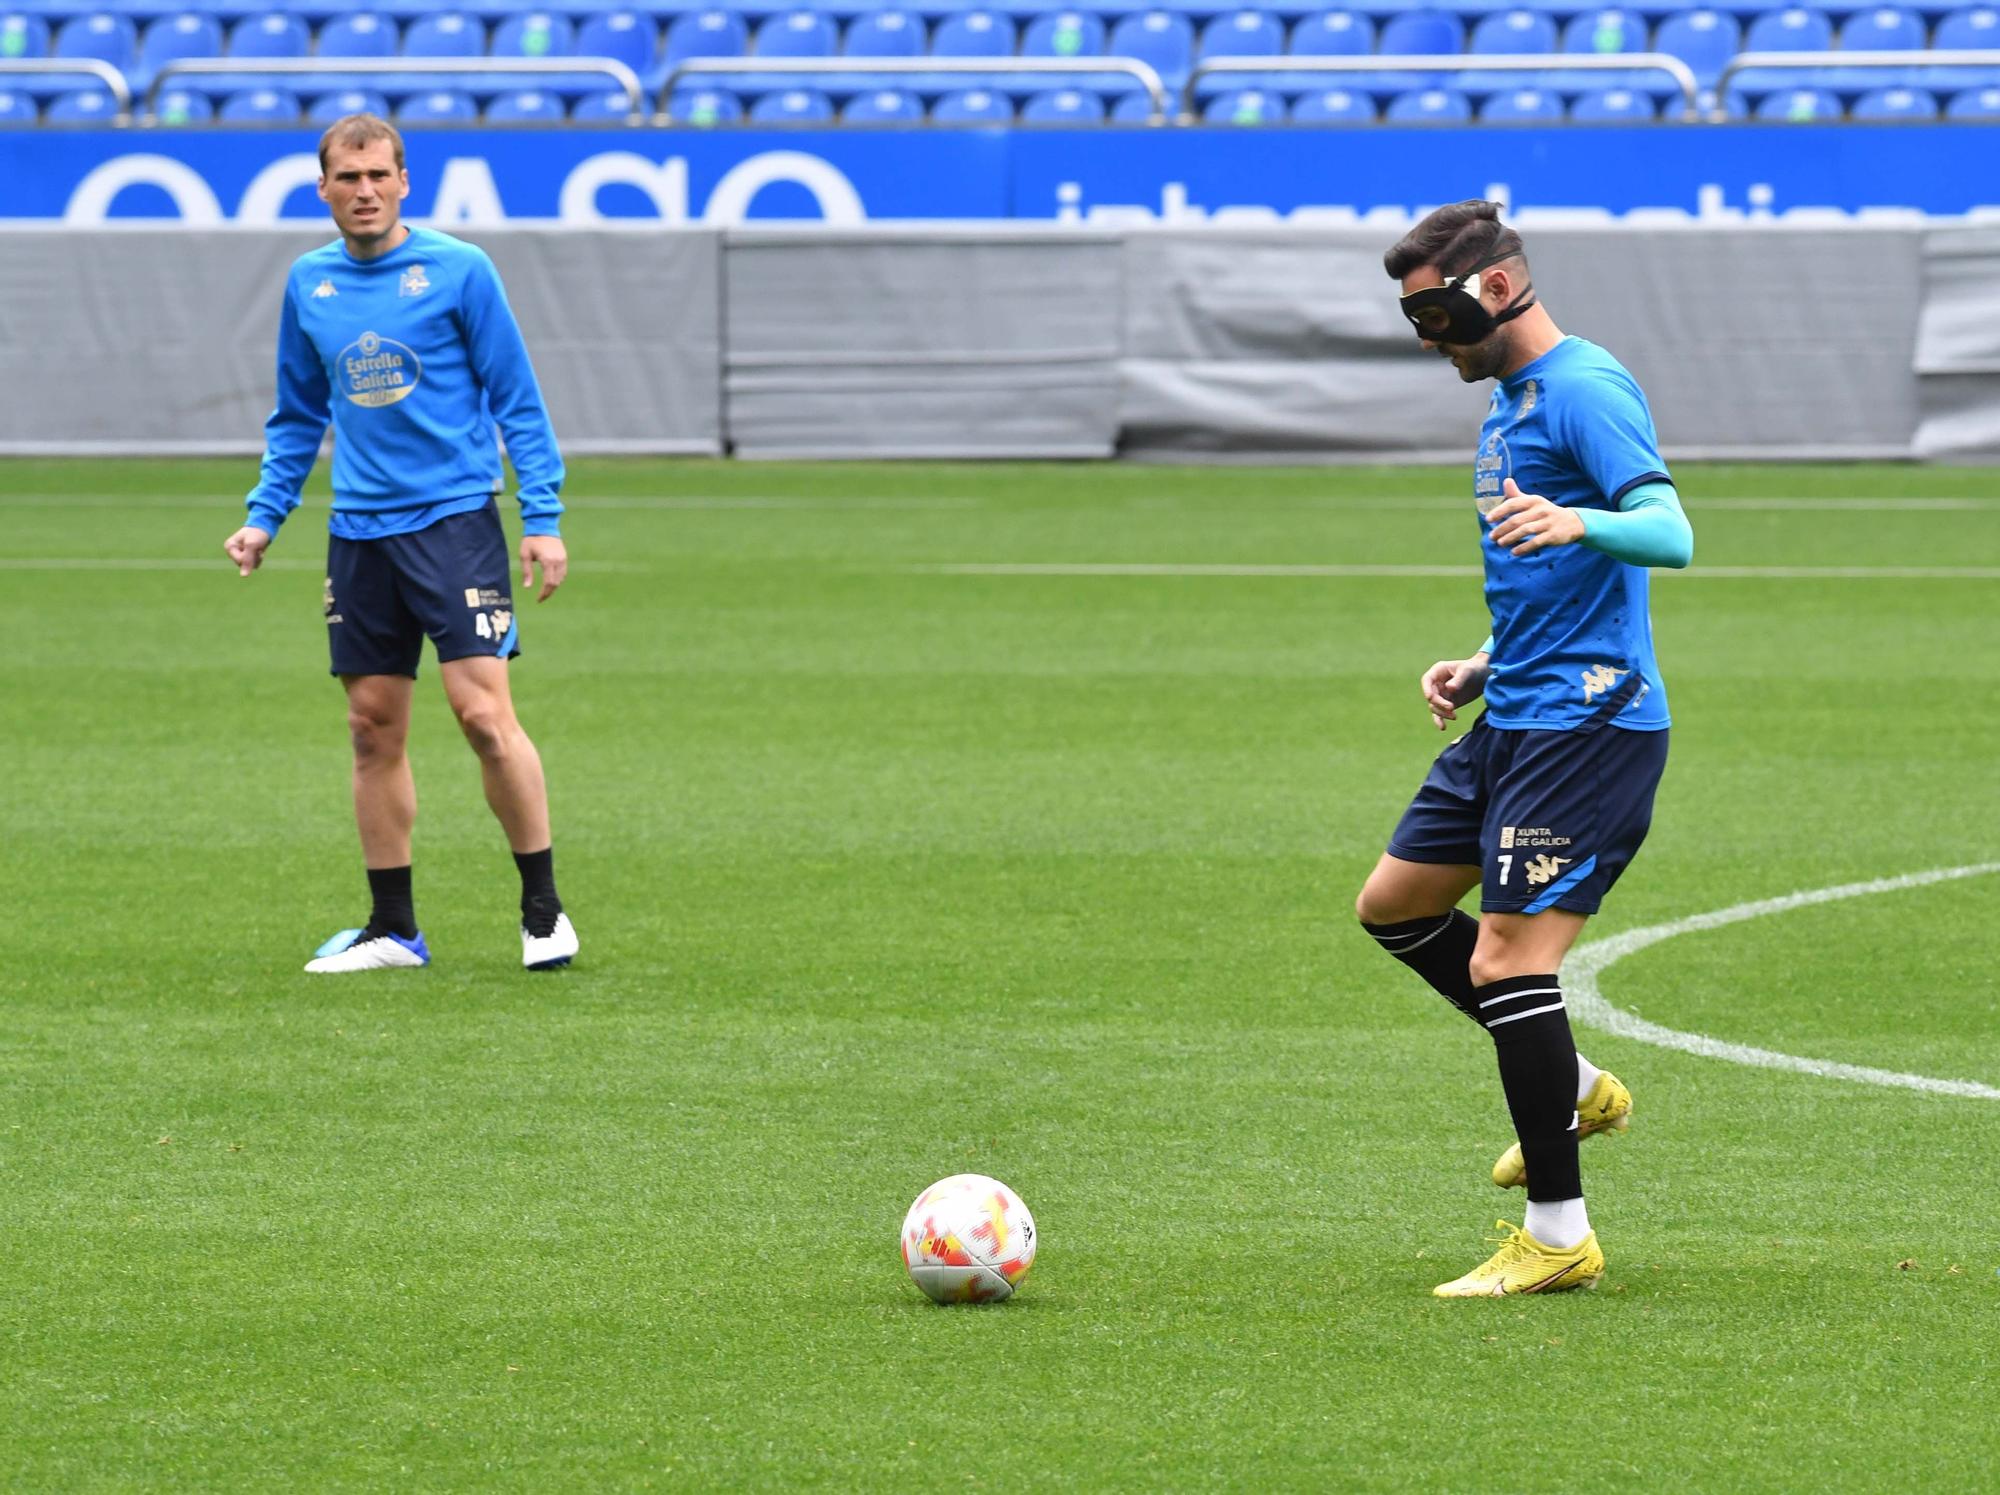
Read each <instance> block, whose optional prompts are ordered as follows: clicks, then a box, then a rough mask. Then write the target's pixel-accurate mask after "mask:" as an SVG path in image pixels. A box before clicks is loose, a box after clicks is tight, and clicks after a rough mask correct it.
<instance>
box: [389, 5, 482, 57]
mask: <svg viewBox="0 0 2000 1495" xmlns="http://www.w3.org/2000/svg"><path fill="white" fill-rule="evenodd" d="M403 55H404V56H405V57H484V56H485V55H486V23H485V22H484V21H481V20H480V19H479V18H478V17H477V16H469V15H466V14H465V13H464V12H463V11H456V10H447V11H440V12H438V13H436V14H434V15H428V16H419V17H418V18H417V19H416V20H414V21H412V22H411V23H410V29H409V30H408V31H406V32H404V33H403Z"/></svg>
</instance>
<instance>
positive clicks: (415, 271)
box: [396, 265, 431, 296]
mask: <svg viewBox="0 0 2000 1495" xmlns="http://www.w3.org/2000/svg"><path fill="white" fill-rule="evenodd" d="M430 288H431V283H430V281H429V280H428V279H426V278H425V276H424V267H423V266H422V265H412V266H410V268H409V269H407V270H405V271H404V272H403V279H402V281H401V283H400V284H398V285H397V287H396V294H397V295H398V296H421V295H423V293H424V292H425V291H428V290H429V289H430Z"/></svg>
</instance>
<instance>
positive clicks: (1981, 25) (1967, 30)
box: [0, 5, 2000, 52]
mask: <svg viewBox="0 0 2000 1495" xmlns="http://www.w3.org/2000/svg"><path fill="white" fill-rule="evenodd" d="M4 24H5V23H4V22H0V26H4ZM1931 45H1932V46H1933V47H1937V48H1938V49H1940V50H1944V51H1961V52H1962V51H1967V50H1969V49H1971V48H1974V47H1979V48H1991V47H2000V10H1996V9H1994V7H1992V6H1990V5H1974V6H1971V7H1969V8H1968V9H1965V10H1955V11H1953V12H1952V13H1951V14H1950V15H1948V16H1946V17H1945V18H1944V19H1943V20H1942V21H1939V22H1938V28H1937V34H1936V35H1934V36H1933V37H1932V38H1931Z"/></svg>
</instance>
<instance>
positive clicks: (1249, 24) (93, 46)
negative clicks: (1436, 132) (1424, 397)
mask: <svg viewBox="0 0 2000 1495" xmlns="http://www.w3.org/2000/svg"><path fill="white" fill-rule="evenodd" d="M4 3H7V0H0V4H4ZM1836 46H1837V47H1839V48H1842V49H1847V50H1866V51H1910V50H1915V49H1918V48H1923V47H1927V46H1928V47H1932V48H1939V49H1964V48H1991V47H1995V46H2000V5H1995V4H1978V5H1971V6H1966V7H1963V8H1960V9H1957V10H1954V11H1952V12H1950V13H1949V14H1947V15H1945V16H1944V17H1943V18H1942V19H1940V20H1939V21H1938V23H1937V25H1936V26H1935V28H1932V27H1931V26H1929V25H1928V24H1927V23H1926V22H1925V20H1924V18H1923V16H1922V14H1921V13H1919V12H1917V11H1915V10H1910V9H1905V8H1902V7H1899V6H1875V7H1871V8H1869V9H1866V10H1861V11H1857V12H1855V13H1854V14H1852V15H1850V16H1848V18H1847V19H1846V20H1845V21H1844V22H1841V23H1840V24H1838V25H1836V24H1835V22H1834V20H1833V18H1832V15H1831V14H1830V13H1829V12H1827V11H1825V10H1821V9H1815V8H1812V7H1807V6H1789V7H1787V8H1784V9H1781V10H1772V11H1769V12H1767V13H1765V14H1763V15H1760V16H1758V17H1756V18H1755V19H1754V20H1753V21H1752V22H1751V23H1750V25H1749V26H1748V27H1747V28H1745V27H1744V26H1743V25H1742V23H1741V22H1740V21H1738V19H1737V18H1736V17H1735V15H1734V14H1732V13H1731V12H1729V11H1727V10H1721V9H1713V8H1707V7H1700V8H1695V9H1690V10H1687V11H1683V12H1681V13H1678V14H1675V15H1672V16H1669V17H1668V18H1666V19H1665V20H1663V21H1661V22H1660V24H1659V25H1658V27H1657V28H1654V27H1652V26H1649V24H1648V23H1647V21H1646V18H1645V15H1644V14H1643V13H1642V12H1641V11H1638V10H1634V9H1630V8H1624V7H1607V8H1600V9H1592V10H1585V11H1582V12H1580V13H1578V14H1575V15H1573V16H1571V17H1570V18H1569V19H1568V20H1567V21H1562V22H1559V21H1558V20H1557V19H1556V17H1555V16H1553V15H1552V14H1550V13H1549V12H1548V11H1546V10H1536V9H1530V8H1514V9H1508V10H1500V11H1495V12H1493V13H1492V14H1489V15H1486V16H1483V17H1481V18H1480V19H1479V20H1478V21H1477V22H1476V23H1475V24H1474V25H1472V26H1471V27H1470V28H1469V29H1468V28H1467V26H1466V25H1465V23H1464V22H1463V21H1462V20H1461V19H1460V18H1459V17H1458V16H1457V15H1455V14H1453V13H1451V12H1449V11H1444V10H1417V11H1410V12H1407V13H1405V14H1401V15H1397V16H1393V17H1391V18H1390V19H1389V20H1387V21H1386V22H1385V23H1384V24H1383V25H1382V26H1381V27H1380V28H1379V29H1378V28H1377V26H1376V25H1375V23H1374V22H1373V21H1372V20H1371V19H1370V18H1369V17H1368V16H1366V15H1364V14H1361V13H1359V12H1356V11H1352V10H1324V11H1318V12H1315V13H1313V14H1310V15H1307V16H1304V17H1301V18H1300V19H1298V20H1296V21H1294V22H1291V23H1290V24H1289V25H1288V24H1287V23H1286V21H1285V20H1284V18H1283V17H1282V16H1281V15H1280V14H1279V13H1278V12H1275V11H1272V10H1266V9H1261V8H1256V7H1245V8H1240V9H1235V10H1231V11H1228V12H1226V13H1224V14H1221V15H1218V16H1216V17H1214V18H1213V19H1211V20H1209V21H1207V22H1206V23H1205V24H1204V25H1202V26H1201V27H1200V28H1199V29H1198V30H1197V28H1196V27H1195V25H1194V23H1193V22H1191V21H1190V20H1189V18H1188V17H1187V15H1185V14H1183V13H1181V12H1178V11H1173V10H1167V9H1151V10H1146V11H1142V12H1137V13H1134V14H1130V15H1125V16H1122V17H1120V18H1118V19H1116V20H1114V21H1111V22H1109V23H1107V22H1106V20H1105V19H1104V18H1103V17H1102V16H1100V15H1099V14H1097V13H1096V12H1094V11H1088V10H1079V11H1056V12H1051V13H1049V14H1046V15H1042V16H1038V17H1036V18H1034V19H1033V20H1031V21H1029V22H1028V24H1027V25H1026V26H1025V28H1023V27H1019V26H1017V24H1016V22H1015V21H1014V19H1013V18H1012V17H1011V16H1010V15H1008V14H1006V13H1003V12H1000V11H995V10H968V11H964V12H962V13H959V14H955V15H953V16H950V17H949V18H947V19H945V20H943V21H941V22H939V23H938V25H937V26H936V27H935V29H932V28H931V27H930V26H928V25H927V24H926V22H925V21H924V19H923V18H922V17H921V16H920V15H919V14H917V13H916V12H914V11H908V10H899V9H885V10H881V11H876V12H872V13H869V14H866V15H862V16H859V17H857V18H855V19H854V20H852V21H850V22H849V23H848V24H847V26H846V27H845V29H844V30H843V29H842V28H841V27H840V26H839V25H837V23H836V22H835V21H834V19H833V18H832V17H831V16H829V15H828V14H827V13H825V12H824V11H819V10H790V11H786V12H784V13H782V14H778V15H773V16H770V17H768V18H767V19H765V20H764V21H762V22H761V23H760V24H758V25H756V26H755V27H754V28H753V27H752V26H751V25H750V23H749V22H747V21H746V20H745V18H744V16H743V15H742V13H740V12H738V11H733V10H727V9H719V8H711V9H702V10H697V11H690V12H689V13H687V14H685V15H682V16H679V17H677V18H675V19H674V20H673V21H672V22H671V23H670V24H668V25H667V26H666V27H665V28H664V30H663V29H662V28H661V27H660V26H659V25H657V24H656V23H655V22H654V20H653V19H652V18H651V17H649V16H647V15H644V14H641V13H640V12H638V11H632V10H620V11H609V12H603V13H599V14H594V15H591V16H589V17H587V18H586V19H585V20H584V21H583V22H582V24H581V25H580V26H579V25H577V24H576V23H575V22H573V21H572V20H571V19H570V18H569V17H568V16H565V15H563V14H560V13H558V12H553V11H530V12H521V13H517V14H514V15H511V16H509V17H508V18H507V19H506V20H504V21H502V22H501V23H500V24H499V25H498V26H497V27H495V28H494V29H493V30H492V31H491V32H490V33H489V31H488V29H487V27H486V25H485V23H484V22H483V21H481V20H479V19H478V18H477V17H475V16H472V15H469V14H466V13H463V12H456V11H447V12H439V13H436V14H432V15H427V16H425V17H423V18H421V19H419V20H416V21H413V22H412V23H411V24H410V25H409V27H408V28H407V29H405V28H403V27H401V26H399V25H398V24H397V22H396V21H395V20H393V19H391V18H389V17H388V16H385V15H382V14H379V13H377V12H374V11H365V10H364V11H356V12H353V13H349V14H342V15H339V16H335V17H333V18H332V19H329V20H327V21H325V22H324V23H323V24H322V25H320V27H319V28H318V30H317V31H316V32H315V31H314V30H312V29H311V28H310V27H309V26H308V25H307V23H306V21H305V20H304V19H303V18H302V17H301V16H299V15H297V14H295V13H291V12H284V11H269V12H264V13H261V14H258V15H254V16H248V17H245V18H243V19H241V20H238V21H236V22H235V23H234V24H233V25H230V26H227V27H225V26H224V25H223V23H222V22H221V21H220V20H219V19H218V18H217V17H216V16H214V15H211V14H206V13H202V12H198V11H189V12H184V13H181V14H176V15H171V16H163V17H161V18H159V19H157V20H154V21H152V22H150V23H149V24H148V25H147V26H146V27H145V28H144V29H143V30H140V29H138V28H137V27H135V26H134V24H133V22H132V20H131V19H130V18H129V17H127V16H126V15H124V14H121V13H116V12H98V13H94V14H90V15H82V16H76V17H73V18H71V19H70V20H67V21H63V22H61V23H59V24H58V25H57V26H56V27H55V28H53V29H51V27H50V25H49V23H48V21H47V20H46V19H45V18H43V17H42V16H39V15H35V14H31V13H27V12H23V11H13V12H5V13H0V58H12V59H32V58H46V57H51V56H53V57H57V58H65V59H85V58H87V59H95V60H97V61H100V62H103V63H106V64H108V65H109V66H111V67H113V68H116V69H118V70H119V71H121V72H122V73H124V74H126V75H127V77H128V78H129V79H131V80H132V82H133V84H134V86H135V87H139V88H143V87H145V86H146V85H147V84H148V83H149V82H150V81H151V79H152V78H153V77H154V76H155V75H156V74H157V73H158V72H159V70H160V69H161V68H162V67H164V66H165V65H167V64H168V63H170V62H174V61H178V60H182V59H191V58H212V57H231V58H245V59H268V58H301V57H308V56H318V57H326V58H342V59H347V58H380V59H388V58H395V57H420V58H454V57H468V58H471V57H490V58H538V59H539V58H561V57H572V56H578V57H607V58H613V59H615V60H617V61H620V62H623V63H624V64H625V65H626V66H628V67H630V68H631V69H632V70H633V71H634V72H636V73H638V74H639V75H640V77H641V78H642V79H644V80H646V81H649V82H653V83H657V82H658V81H659V79H660V78H661V77H662V76H663V75H664V74H665V72H666V71H667V69H668V68H670V67H672V66H673V65H675V64H678V63H681V62H684V61H687V60H690V59H695V58H706V57H742V56H756V57H768V58H773V59H794V58H825V57H835V56H847V57H856V58H917V57H927V56H928V57H952V58H994V59H1005V58H1008V57H1014V56H1022V57H1048V58H1081V57H1096V56H1102V55H1106V54H1109V55H1113V56H1120V57H1133V58H1138V59H1140V60H1142V61H1145V62H1147V63H1150V64H1151V65H1152V66H1153V67H1154V68H1155V69H1156V70H1157V71H1158V72H1159V73H1160V75H1161V76H1162V77H1163V78H1165V79H1166V80H1167V81H1168V82H1169V83H1170V84H1176V83H1178V82H1180V81H1181V80H1183V79H1185V78H1186V76H1187V74H1188V72H1189V70H1190V68H1191V67H1192V66H1193V64H1194V62H1195V60H1196V59H1197V58H1200V57H1213V56H1231V57H1267V56H1268V57H1278V56H1295V57H1322V56H1353V57H1359V56H1370V55H1377V56H1413V55H1427V54H1470V55H1495V54H1517V55H1518V54H1544V53H1546V54H1555V53H1565V54H1588V55H1595V56H1606V55H1616V54H1619V53H1627V52H1639V51H1649V50H1651V51H1659V52H1666V53H1670V54H1672V55H1674V56H1676V57H1679V58H1680V59H1682V60H1683V61H1684V62H1686V63H1687V64H1688V66H1689V68H1690V69H1692V70H1693V72H1694V74H1695V76H1696V78H1697V79H1698V80H1699V81H1700V82H1701V83H1702V84H1703V86H1709V85H1712V84H1713V83H1714V82H1715V80H1716V78H1717V77H1718V76H1719V75H1720V73H1721V71H1722V68H1723V66H1724V65H1725V64H1726V63H1727V62H1728V61H1729V60H1730V59H1731V58H1732V57H1734V56H1736V55H1737V54H1738V53H1740V52H1744V51H1759V52H1761V51H1828V50H1830V49H1832V48H1835V47H1836ZM1837 61H1838V59H1837V57H1830V59H1829V64H1830V65H1833V64H1835V63H1837Z"/></svg>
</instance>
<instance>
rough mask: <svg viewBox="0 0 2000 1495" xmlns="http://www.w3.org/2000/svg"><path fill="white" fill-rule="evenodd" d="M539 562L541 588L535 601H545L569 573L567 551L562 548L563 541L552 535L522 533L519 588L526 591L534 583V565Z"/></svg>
mask: <svg viewBox="0 0 2000 1495" xmlns="http://www.w3.org/2000/svg"><path fill="white" fill-rule="evenodd" d="M537 562H540V563H541V568H542V590H541V592H540V593H539V594H538V595H537V596H536V598H535V601H537V602H547V601H548V600H549V598H550V596H551V595H553V594H554V592H555V589H556V588H557V587H559V586H561V585H562V584H563V578H564V577H566V576H568V575H569V552H568V551H567V550H564V549H563V542H562V541H560V540H558V539H557V538H556V537H555V536H554V535H523V536H522V537H521V590H522V591H527V590H529V589H530V588H532V587H533V586H534V584H535V565H536V563H537Z"/></svg>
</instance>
